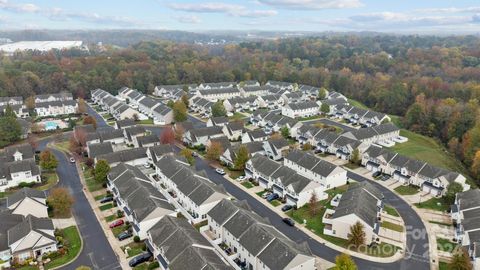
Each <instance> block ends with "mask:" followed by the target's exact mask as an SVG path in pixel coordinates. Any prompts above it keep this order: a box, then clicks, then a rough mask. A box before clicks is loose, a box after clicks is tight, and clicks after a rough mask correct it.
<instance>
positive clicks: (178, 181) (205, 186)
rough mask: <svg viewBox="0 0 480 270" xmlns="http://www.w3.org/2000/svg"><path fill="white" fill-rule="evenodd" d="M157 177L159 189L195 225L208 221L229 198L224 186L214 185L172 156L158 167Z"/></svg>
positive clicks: (162, 158)
mask: <svg viewBox="0 0 480 270" xmlns="http://www.w3.org/2000/svg"><path fill="white" fill-rule="evenodd" d="M155 173H156V177H155V180H156V183H155V186H156V187H157V188H158V189H160V190H164V191H166V192H168V193H166V194H169V196H170V197H171V198H170V200H171V201H172V202H173V203H174V205H175V206H176V207H177V208H178V209H181V212H182V214H183V215H184V216H185V217H186V218H188V219H189V220H190V221H191V222H192V223H199V222H201V221H203V220H205V219H206V218H207V216H206V214H207V213H208V211H210V209H212V208H213V207H214V206H215V205H216V204H217V203H218V202H220V201H221V200H222V199H224V198H228V197H229V195H227V193H226V191H225V190H224V188H223V186H221V185H215V184H213V183H212V182H210V180H209V179H208V178H207V177H206V176H204V175H205V173H204V172H196V171H195V170H194V169H193V168H192V167H190V166H189V165H188V163H186V162H185V161H179V160H178V159H176V158H175V157H174V156H171V155H165V156H163V157H161V158H160V159H159V160H158V162H157V163H155Z"/></svg>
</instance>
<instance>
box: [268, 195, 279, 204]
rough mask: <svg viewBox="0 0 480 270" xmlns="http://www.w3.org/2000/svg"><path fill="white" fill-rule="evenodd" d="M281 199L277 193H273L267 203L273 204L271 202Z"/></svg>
mask: <svg viewBox="0 0 480 270" xmlns="http://www.w3.org/2000/svg"><path fill="white" fill-rule="evenodd" d="M279 197H280V196H278V194H277V193H272V194H270V195H268V197H267V201H269V202H271V201H273V200H276V199H278V198H279Z"/></svg>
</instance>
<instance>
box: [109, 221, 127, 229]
mask: <svg viewBox="0 0 480 270" xmlns="http://www.w3.org/2000/svg"><path fill="white" fill-rule="evenodd" d="M123 223H125V222H124V221H123V219H119V220H115V221H114V222H112V223H110V226H109V227H110V228H115V227H118V226H122V225H123Z"/></svg>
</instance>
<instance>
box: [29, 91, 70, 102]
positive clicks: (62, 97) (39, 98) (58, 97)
mask: <svg viewBox="0 0 480 270" xmlns="http://www.w3.org/2000/svg"><path fill="white" fill-rule="evenodd" d="M67 100H73V96H72V93H67V92H62V93H58V94H44V95H36V96H35V104H38V103H44V102H53V101H67Z"/></svg>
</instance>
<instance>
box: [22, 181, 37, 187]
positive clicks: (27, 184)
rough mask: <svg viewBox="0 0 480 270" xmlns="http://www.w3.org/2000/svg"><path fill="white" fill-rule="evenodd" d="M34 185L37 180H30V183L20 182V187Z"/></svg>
mask: <svg viewBox="0 0 480 270" xmlns="http://www.w3.org/2000/svg"><path fill="white" fill-rule="evenodd" d="M33 185H35V182H30V183H27V182H20V184H18V186H19V187H20V188H25V187H28V188H31V187H33Z"/></svg>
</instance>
